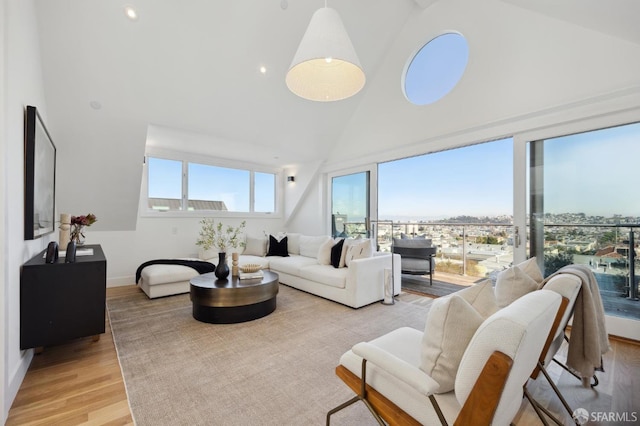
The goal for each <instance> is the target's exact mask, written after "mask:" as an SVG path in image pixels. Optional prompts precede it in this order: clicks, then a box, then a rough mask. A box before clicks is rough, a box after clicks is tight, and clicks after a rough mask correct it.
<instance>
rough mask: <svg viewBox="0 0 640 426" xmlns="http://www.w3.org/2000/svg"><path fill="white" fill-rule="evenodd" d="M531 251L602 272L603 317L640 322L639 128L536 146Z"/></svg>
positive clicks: (552, 266) (551, 266) (553, 266)
mask: <svg viewBox="0 0 640 426" xmlns="http://www.w3.org/2000/svg"><path fill="white" fill-rule="evenodd" d="M529 164H530V173H529V182H530V185H529V187H530V189H529V191H530V192H529V225H530V231H529V252H530V255H531V256H536V257H537V258H538V261H539V263H540V265H541V267H542V268H543V270H544V271H545V275H549V274H551V273H553V272H554V271H556V270H557V269H559V268H560V267H562V266H563V265H566V264H569V263H580V264H585V265H588V266H589V267H590V268H591V269H592V270H593V272H594V273H595V274H596V278H597V279H598V284H599V286H600V290H601V294H602V296H603V302H604V305H605V312H606V313H607V314H609V315H614V316H622V317H627V318H636V319H640V302H639V301H638V300H637V299H638V277H637V274H638V273H639V272H640V265H639V264H638V261H637V257H636V256H635V255H636V253H637V251H638V248H637V247H638V240H639V234H640V227H638V225H639V224H640V197H638V194H639V193H640V192H639V191H638V188H637V186H638V165H639V164H640V123H636V124H630V125H625V126H618V127H612V128H606V129H601V130H596V131H590V132H586V133H579V134H573V135H569V136H562V137H556V138H553V139H546V140H540V141H535V142H531V143H530V147H529Z"/></svg>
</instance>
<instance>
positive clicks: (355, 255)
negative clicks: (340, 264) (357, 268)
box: [344, 239, 373, 267]
mask: <svg viewBox="0 0 640 426" xmlns="http://www.w3.org/2000/svg"><path fill="white" fill-rule="evenodd" d="M356 241H358V240H356ZM359 241H360V242H358V243H354V244H351V245H350V246H349V248H348V249H347V254H346V256H345V259H344V263H345V266H347V267H348V266H349V264H351V261H352V260H354V259H366V258H367V257H371V256H373V247H372V246H371V240H369V239H365V240H359Z"/></svg>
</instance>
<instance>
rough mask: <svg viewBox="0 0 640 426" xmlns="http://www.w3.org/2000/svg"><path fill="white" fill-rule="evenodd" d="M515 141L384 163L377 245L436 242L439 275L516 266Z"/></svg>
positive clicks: (478, 273) (482, 272) (384, 247)
mask: <svg viewBox="0 0 640 426" xmlns="http://www.w3.org/2000/svg"><path fill="white" fill-rule="evenodd" d="M512 211H513V140H512V139H511V138H508V139H501V140H497V141H492V142H486V143H481V144H476V145H470V146H465V147H462V148H456V149H451V150H447V151H441V152H436V153H431V154H425V155H420V156H416V157H410V158H404V159H401V160H395V161H390V162H386V163H380V164H379V165H378V219H379V230H378V244H379V245H380V248H381V249H382V250H388V248H389V246H390V244H391V241H392V240H391V237H392V236H393V237H395V238H400V237H404V238H429V239H431V240H432V242H433V243H434V244H435V245H436V246H437V249H438V250H437V253H438V254H437V259H436V262H437V266H436V270H439V271H444V272H452V273H462V274H466V275H475V276H489V275H491V274H492V273H495V272H498V271H500V270H503V269H504V268H506V267H508V266H509V265H510V264H511V263H512V262H513V238H512V228H513V226H512V224H513V216H512V214H513V213H512Z"/></svg>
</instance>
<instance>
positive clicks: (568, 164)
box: [544, 123, 640, 216]
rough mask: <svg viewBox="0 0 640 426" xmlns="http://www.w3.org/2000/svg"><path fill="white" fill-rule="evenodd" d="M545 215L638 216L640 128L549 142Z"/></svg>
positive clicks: (611, 130) (637, 124)
mask: <svg viewBox="0 0 640 426" xmlns="http://www.w3.org/2000/svg"><path fill="white" fill-rule="evenodd" d="M544 149H545V155H544V159H545V179H544V185H545V192H544V195H545V211H546V212H549V213H564V212H567V211H571V212H582V213H586V214H589V215H601V216H612V215H613V214H621V215H623V216H640V196H639V195H640V189H638V183H639V182H638V181H639V176H640V172H639V168H640V123H636V124H631V125H627V126H620V127H612V128H610V129H603V130H598V131H594V132H588V133H582V134H577V135H571V136H564V137H559V138H555V139H550V140H548V141H546V142H545V146H544Z"/></svg>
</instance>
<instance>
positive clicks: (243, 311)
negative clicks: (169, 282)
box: [190, 271, 279, 324]
mask: <svg viewBox="0 0 640 426" xmlns="http://www.w3.org/2000/svg"><path fill="white" fill-rule="evenodd" d="M263 274H264V276H263V277H262V278H252V279H248V280H241V279H240V278H238V277H232V276H229V277H228V278H227V279H226V280H219V279H217V277H216V276H215V274H214V273H213V272H210V273H208V274H202V275H198V276H197V277H193V278H191V280H190V284H191V285H190V293H191V303H193V317H194V318H195V319H197V320H198V321H202V322H208V323H211V324H231V323H236V322H244V321H251V320H254V319H257V318H262V317H264V316H266V315H269V314H270V313H271V312H273V311H274V310H275V309H276V296H277V295H278V285H279V283H278V278H279V277H278V274H276V273H275V272H271V271H263Z"/></svg>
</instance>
